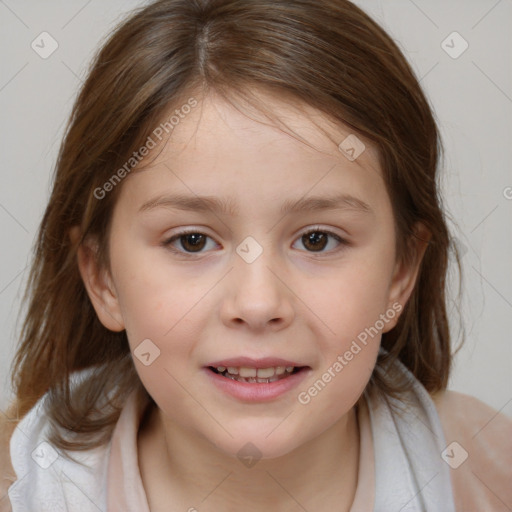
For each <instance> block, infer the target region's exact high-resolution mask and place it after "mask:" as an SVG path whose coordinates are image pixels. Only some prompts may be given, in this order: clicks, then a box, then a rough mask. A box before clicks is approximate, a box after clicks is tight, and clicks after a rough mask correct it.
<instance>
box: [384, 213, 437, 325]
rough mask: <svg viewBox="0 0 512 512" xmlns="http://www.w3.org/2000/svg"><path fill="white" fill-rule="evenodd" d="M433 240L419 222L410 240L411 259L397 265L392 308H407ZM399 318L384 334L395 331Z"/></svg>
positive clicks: (392, 282)
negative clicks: (397, 304) (398, 306)
mask: <svg viewBox="0 0 512 512" xmlns="http://www.w3.org/2000/svg"><path fill="white" fill-rule="evenodd" d="M431 238H432V234H431V233H430V231H429V230H428V229H427V228H426V227H425V226H424V225H423V224H422V223H419V222H418V223H416V224H415V226H414V228H413V234H412V235H411V237H410V239H409V240H408V245H409V247H410V258H400V260H399V261H397V262H396V264H395V269H394V273H393V278H392V280H391V284H390V289H389V306H390V307H391V306H392V305H393V304H395V303H399V304H400V305H401V306H402V308H401V310H400V311H402V310H403V308H404V307H405V305H406V303H407V301H408V300H409V297H410V296H411V294H412V292H413V290H414V285H415V284H416V279H417V277H418V273H419V269H420V266H421V262H422V261H423V256H424V255H425V251H426V249H427V247H428V244H429V242H430V239H431ZM398 318H399V315H396V316H395V318H394V319H393V320H392V321H390V322H389V323H388V324H387V325H386V328H385V329H384V330H383V332H388V331H390V330H391V329H393V327H395V325H396V324H397V322H398Z"/></svg>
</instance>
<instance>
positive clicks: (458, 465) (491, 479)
mask: <svg viewBox="0 0 512 512" xmlns="http://www.w3.org/2000/svg"><path fill="white" fill-rule="evenodd" d="M432 400H433V402H434V404H435V406H436V409H437V412H438V415H439V419H440V421H441V426H442V428H443V432H444V435H445V438H446V443H447V446H446V449H445V451H444V452H443V455H442V457H443V459H444V460H445V462H446V463H447V464H448V465H449V466H450V473H451V479H452V484H453V491H454V498H455V504H456V510H457V511H461V512H462V511H464V512H466V511H468V512H470V511H473V510H474V511H476V510H490V511H501V510H503V511H506V510H511V509H512V485H511V484H512V419H511V418H509V417H508V416H506V415H505V414H503V413H502V412H500V411H497V410H495V409H493V408H492V407H490V406H488V405H487V404H485V403H483V402H482V401H480V400H478V399H477V398H474V397H472V396H469V395H465V394H463V393H458V392H455V391H442V392H439V393H436V394H434V395H432Z"/></svg>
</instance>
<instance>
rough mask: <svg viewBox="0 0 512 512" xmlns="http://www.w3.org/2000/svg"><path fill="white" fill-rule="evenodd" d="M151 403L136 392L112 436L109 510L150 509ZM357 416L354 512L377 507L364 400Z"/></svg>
mask: <svg viewBox="0 0 512 512" xmlns="http://www.w3.org/2000/svg"><path fill="white" fill-rule="evenodd" d="M147 405H148V402H147V401H146V399H145V398H144V397H143V396H142V394H141V393H139V392H138V391H134V392H133V393H132V394H131V395H130V396H129V398H128V400H127V403H126V405H125V407H124V408H123V410H122V412H121V415H120V417H119V420H118V422H117V425H116V427H115V430H114V433H113V435H112V444H111V451H110V459H109V465H108V479H107V503H108V509H107V510H109V512H150V510H149V505H148V500H147V497H146V492H145V490H144V486H143V484H142V477H141V475H140V471H139V463H138V454H137V432H138V430H139V425H140V421H141V418H142V415H143V413H144V411H145V408H146V406H147ZM357 419H358V422H359V431H360V446H359V473H358V483H357V489H356V494H355V498H354V502H353V504H352V507H351V509H350V512H368V511H369V510H373V503H374V499H375V497H374V493H375V474H374V454H373V441H372V433H371V426H370V418H369V414H368V408H367V406H366V402H364V401H363V405H362V406H361V407H359V408H358V414H357Z"/></svg>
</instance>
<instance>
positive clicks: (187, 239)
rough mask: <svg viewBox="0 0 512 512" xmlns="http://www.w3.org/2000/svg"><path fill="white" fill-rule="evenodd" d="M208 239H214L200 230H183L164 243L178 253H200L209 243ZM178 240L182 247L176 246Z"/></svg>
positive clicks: (163, 243)
mask: <svg viewBox="0 0 512 512" xmlns="http://www.w3.org/2000/svg"><path fill="white" fill-rule="evenodd" d="M207 239H210V240H212V239H211V238H210V237H209V236H208V235H205V234H204V233H199V232H198V231H182V232H180V233H176V234H175V235H173V236H172V237H171V238H169V239H167V240H165V241H164V242H162V245H163V246H164V247H167V248H168V249H169V250H171V251H172V252H174V253H178V254H183V253H185V254H187V253H188V254H195V253H197V254H199V253H201V252H202V251H203V249H204V248H205V246H206V245H207V243H206V241H207ZM176 242H178V243H179V245H180V246H181V249H178V248H176V246H175V244H176Z"/></svg>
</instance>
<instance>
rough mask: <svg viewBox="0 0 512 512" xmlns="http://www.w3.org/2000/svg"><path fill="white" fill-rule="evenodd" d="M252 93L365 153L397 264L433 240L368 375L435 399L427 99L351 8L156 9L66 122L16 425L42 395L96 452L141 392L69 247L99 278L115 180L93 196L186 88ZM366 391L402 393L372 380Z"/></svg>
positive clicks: (439, 339)
mask: <svg viewBox="0 0 512 512" xmlns="http://www.w3.org/2000/svg"><path fill="white" fill-rule="evenodd" d="M254 87H263V88H266V89H268V90H271V91H274V92H275V94H282V95H284V96H290V97H293V98H294V99H295V101H296V102H298V103H299V104H300V103H301V102H302V103H303V104H308V105H310V106H312V107H314V108H316V109H318V110H319V111H321V112H323V113H324V114H325V115H326V116H328V117H329V118H330V119H333V120H335V121H336V123H338V124H340V125H341V124H343V125H345V126H348V127H350V129H351V130H352V131H353V132H354V133H357V134H359V135H361V137H363V138H366V139H367V140H370V141H372V143H374V145H375V147H376V148H377V149H378V154H379V158H380V165H381V168H382V171H383V174H384V179H385V182H386V186H387V190H388V193H389V195H390V198H391V202H392V205H393V209H394V215H395V223H396V233H397V254H398V255H399V257H400V258H404V260H407V258H409V257H410V251H409V247H410V244H409V243H408V241H410V239H411V236H413V234H412V233H413V226H414V225H415V223H416V222H418V221H421V222H422V223H423V224H424V225H425V226H426V227H427V229H428V230H429V231H430V233H431V235H432V237H431V240H430V242H429V245H428V247H427V249H426V252H425V255H424V258H423V261H422V264H421V267H420V272H419V276H418V281H417V284H416V287H415V289H414V291H413V293H412V296H411V298H410V300H409V301H408V303H407V305H406V306H405V308H404V311H403V314H402V316H401V317H400V319H399V322H398V324H397V326H396V327H395V328H394V329H393V330H391V331H390V332H388V333H385V334H384V335H383V337H382V346H383V347H384V348H385V349H386V350H387V351H388V354H387V355H381V356H379V359H378V362H377V367H381V368H382V367H383V365H384V364H385V363H386V362H388V363H389V362H390V361H393V360H394V359H399V360H400V361H402V362H403V363H404V364H405V365H406V366H407V367H408V368H409V369H410V371H411V372H412V373H413V374H414V375H415V376H416V377H417V378H418V379H419V380H420V381H421V382H422V383H423V385H424V386H425V387H426V389H427V390H429V391H431V392H433V391H436V390H440V389H444V388H445V387H446V385H447V381H448V376H449V370H450V362H451V349H450V333H449V328H448V320H447V313H446V299H445V277H446V272H447V266H448V250H449V246H450V238H449V234H448V229H447V226H446V222H445V218H444V213H443V210H442V208H441V204H440V197H439V194H438V190H437V175H436V173H437V167H438V159H439V156H440V151H441V149H442V148H441V142H440V138H439V134H438V130H437V126H436V123H435V120H434V118H433V114H432V111H431V109H430V107H429V104H428V101H427V100H426V98H425V96H424V94H423V92H422V90H421V88H420V85H419V83H418V80H417V78H416V77H415V75H414V73H413V71H412V69H411V67H410V66H409V64H408V63H407V61H406V59H405V58H404V56H403V55H402V53H401V51H400V50H399V48H398V47H397V45H396V44H395V43H394V42H393V40H392V39H391V38H390V37H389V36H388V35H387V34H386V32H385V31H384V30H383V29H382V28H381V27H380V26H379V25H378V24H376V23H375V22H374V21H373V20H372V19H371V18H370V17H369V16H368V15H367V14H365V13H364V12H363V11H362V10H361V9H359V8H358V7H357V6H355V5H354V4H352V3H351V2H349V1H348V0H297V1H290V0H159V1H156V2H154V3H151V4H150V5H148V6H145V7H143V8H141V9H139V10H137V11H136V12H134V13H133V14H132V15H131V16H130V17H129V18H128V19H127V20H126V21H125V22H123V23H122V24H121V25H120V27H119V28H118V29H117V30H116V31H115V32H114V33H113V34H112V35H111V36H110V38H109V39H108V41H107V42H106V43H105V44H104V46H103V48H102V49H101V50H100V51H99V53H98V54H97V56H96V57H95V59H94V61H93V64H92V67H91V70H90V72H89V75H88V78H87V80H86V81H85V83H84V85H83V88H82V90H81V92H80V94H79V96H78V98H77V101H76V103H75V105H74V108H73V111H72V115H71V118H70V120H69V122H68V125H67V129H66V135H65V138H64V140H63V143H62V146H61V148H60V152H59V156H58V160H57V164H56V171H55V176H54V184H53V190H52V194H51V198H50V200H49V204H48V206H47V209H46V212H45V214H44V217H43V219H42V222H41V225H40V229H39V233H38V238H37V242H36V247H35V250H34V260H33V264H32V268H31V273H30V277H29V281H28V285H27V291H26V293H25V300H26V301H28V309H27V313H26V318H25V321H24V324H23V328H22V332H21V343H20V346H19V348H18V351H17V354H16V357H15V361H14V368H13V374H12V382H13V386H14V389H15V393H16V407H17V410H18V413H19V415H20V416H21V417H22V416H23V415H25V414H26V413H27V411H28V410H29V409H30V408H31V407H32V406H33V405H34V404H35V402H36V401H37V400H38V399H39V398H40V397H41V396H42V395H43V394H44V393H45V392H48V399H47V400H46V402H45V405H46V411H47V413H48V418H49V420H50V421H51V422H52V425H53V426H54V429H53V434H52V436H53V437H52V441H53V442H54V443H55V444H56V445H57V446H59V447H61V448H65V449H66V448H68V449H86V448H88V447H92V446H96V445H98V444H101V443H103V442H105V441H106V440H107V439H108V438H109V436H110V434H111V431H112V428H113V425H114V423H115V421H116V420H117V418H118V415H119V411H120V407H122V405H123V402H124V400H125V399H126V397H127V394H128V392H129V391H131V390H132V389H134V388H136V387H139V388H140V387H142V384H141V382H140V380H139V378H138V375H137V373H136V371H135V368H134V365H133V361H132V358H131V354H130V350H129V345H128V341H127V338H126V333H125V332H124V331H123V332H111V331H109V330H107V329H106V328H105V327H104V326H103V325H102V324H101V323H100V322H99V320H98V318H97V316H96V314H95V312H94V309H93V307H92V305H91V302H90V300H89V297H88V295H87V293H86V290H85V287H84V285H83V282H82V280H81V277H80V274H79V271H78V266H77V247H78V245H79V244H80V243H83V241H84V240H85V239H87V238H88V237H94V239H96V240H97V242H98V250H99V258H100V262H101V263H102V264H103V265H104V266H105V267H106V268H108V266H109V261H108V253H107V251H106V247H107V240H108V236H109V225H110V219H111V213H112V210H113V207H114V204H115V201H116V197H117V196H118V193H119V189H120V188H121V186H122V184H120V185H119V186H117V187H114V189H113V190H112V191H111V192H110V193H108V194H106V195H105V197H104V198H103V199H101V200H98V199H97V198H96V197H95V193H94V191H95V190H97V188H98V187H102V185H103V184H104V183H106V182H107V181H108V180H109V178H111V176H112V174H113V170H115V169H118V168H119V167H120V166H122V165H123V163H125V162H126V161H127V159H129V158H130V155H131V154H132V152H133V151H134V150H135V149H137V148H139V147H141V145H143V143H144V141H145V140H146V139H147V137H148V136H149V135H150V133H151V132H152V130H153V129H154V127H155V126H157V125H158V123H159V122H160V121H161V118H162V114H163V113H165V112H168V111H169V110H170V108H171V105H172V106H177V105H180V104H183V103H185V102H186V98H188V97H190V96H191V91H198V92H199V94H201V92H203V93H204V91H206V90H208V89H210V90H215V91H216V92H218V93H219V94H221V95H222V96H223V97H225V98H230V97H233V96H234V95H235V94H240V95H241V96H244V95H245V96H246V97H250V89H251V88H254ZM245 96H244V97H245ZM74 226H79V227H80V229H81V232H82V238H81V240H79V241H78V242H72V241H71V240H70V237H69V233H70V229H71V228H72V227H74ZM457 262H458V258H457ZM459 270H460V265H459ZM85 368H88V369H89V370H90V373H88V374H87V375H86V376H85V377H84V378H83V380H82V382H81V383H80V385H79V386H77V387H76V388H74V387H70V385H69V376H70V374H71V373H72V372H74V371H76V370H81V369H85ZM371 383H372V384H374V385H376V386H378V387H379V388H380V389H383V390H384V391H385V392H387V393H390V394H393V393H396V392H399V391H400V386H399V385H398V383H396V382H394V381H393V380H390V379H385V378H384V377H383V376H382V375H380V374H378V372H374V375H373V377H372V381H371ZM59 430H61V431H62V432H68V433H71V432H73V433H74V437H73V438H72V439H71V438H65V437H64V436H63V435H61V433H59Z"/></svg>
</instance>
